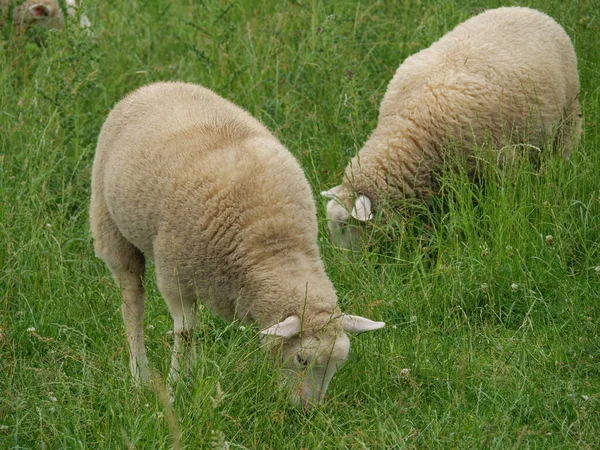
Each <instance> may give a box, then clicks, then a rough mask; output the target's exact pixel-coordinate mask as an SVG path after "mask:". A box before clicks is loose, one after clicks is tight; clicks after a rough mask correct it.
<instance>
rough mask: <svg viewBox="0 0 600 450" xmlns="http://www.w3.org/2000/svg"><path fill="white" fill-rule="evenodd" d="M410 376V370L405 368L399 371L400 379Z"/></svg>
mask: <svg viewBox="0 0 600 450" xmlns="http://www.w3.org/2000/svg"><path fill="white" fill-rule="evenodd" d="M409 376H410V370H409V369H407V368H404V369H402V370H401V371H400V377H402V378H408V377H409Z"/></svg>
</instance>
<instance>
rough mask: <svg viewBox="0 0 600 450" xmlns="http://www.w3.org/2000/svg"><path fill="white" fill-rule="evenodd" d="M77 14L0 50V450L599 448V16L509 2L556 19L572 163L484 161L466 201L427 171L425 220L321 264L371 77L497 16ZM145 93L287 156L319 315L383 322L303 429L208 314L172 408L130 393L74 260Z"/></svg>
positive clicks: (419, 214)
mask: <svg viewBox="0 0 600 450" xmlns="http://www.w3.org/2000/svg"><path fill="white" fill-rule="evenodd" d="M84 4H85V11H86V14H87V15H88V17H89V18H90V20H91V22H92V27H93V34H92V35H89V34H86V33H85V32H83V31H81V30H79V29H77V28H76V27H75V26H74V25H73V24H72V23H68V26H67V28H66V29H65V30H64V31H49V32H45V31H40V30H33V31H31V32H30V33H28V35H25V36H15V35H14V32H13V30H12V29H11V27H5V28H4V29H2V30H0V270H1V271H0V448H2V449H28V448H41V449H46V448H47V449H57V448H77V449H79V448H81V449H83V448H115V449H117V448H118V449H121V448H137V449H148V448H214V449H243V448H247V449H254V448H260V449H284V448H291V449H292V448H293V449H316V448H319V449H338V448H349V449H387V448H459V449H466V448H486V449H487V448H490V449H507V448H544V449H546V448H557V449H558V448H560V449H565V448H573V449H585V448H590V449H591V448H598V447H597V446H598V445H599V444H598V443H599V436H600V77H599V75H598V74H599V70H600V46H599V45H598V42H599V41H598V36H599V35H600V2H599V1H598V0H575V1H572V2H564V1H559V0H531V1H523V2H521V3H519V4H520V5H523V6H531V7H534V8H536V9H539V10H541V11H544V12H546V13H548V14H549V15H551V16H552V17H554V18H555V19H556V20H557V21H558V22H559V23H560V24H561V25H562V26H563V27H564V28H565V30H566V31H567V33H568V34H569V35H570V37H571V39H572V41H573V44H574V46H575V50H576V52H577V55H578V63H579V70H580V80H581V103H582V109H583V118H584V134H583V137H582V139H581V142H580V144H579V146H578V147H577V148H575V149H574V150H573V151H572V154H571V158H570V160H569V161H564V160H563V159H561V158H559V157H556V156H553V155H551V154H550V153H547V154H545V155H544V157H543V158H542V160H541V162H540V163H539V164H538V165H535V166H534V165H532V164H531V163H530V162H528V161H521V162H520V163H519V164H515V165H511V166H509V167H505V168H498V167H497V166H495V165H494V164H487V165H486V166H485V171H484V172H485V177H484V178H485V179H484V181H483V182H482V183H478V184H474V183H470V182H469V181H468V179H467V177H466V175H465V174H464V173H460V172H458V173H457V172H450V171H448V172H444V173H443V174H442V175H441V192H440V195H439V196H438V197H436V199H434V200H433V201H432V202H431V203H430V204H415V205H408V206H407V208H406V209H405V210H404V211H402V212H399V213H398V214H397V216H395V217H394V218H393V220H391V221H389V222H387V223H386V224H385V225H380V226H377V225H373V226H372V227H370V228H369V230H368V232H369V236H370V238H371V241H372V242H373V245H372V246H371V247H365V248H364V249H362V251H361V252H359V253H357V254H355V255H348V254H347V253H346V252H344V251H342V250H340V249H337V248H335V247H333V246H332V244H331V242H330V239H329V237H328V234H327V227H326V224H325V218H324V216H325V214H324V213H325V212H324V205H325V201H324V200H322V199H321V198H320V197H319V192H320V191H321V190H323V189H327V188H329V187H332V186H333V185H335V184H337V183H338V182H339V181H340V180H341V175H342V171H343V169H344V167H345V166H346V164H347V162H348V160H349V159H350V157H351V156H353V155H354V154H355V153H356V152H357V151H358V150H359V149H360V147H361V146H362V143H363V142H364V141H365V140H366V138H367V137H368V135H369V133H370V132H371V131H372V130H373V128H374V127H375V126H376V123H377V113H378V107H379V102H380V101H381V98H382V96H383V94H384V92H385V89H386V86H387V83H388V82H389V80H390V79H391V77H392V75H393V73H394V71H395V70H396V68H397V67H398V65H399V64H400V62H401V61H402V60H404V59H405V58H406V57H407V56H409V55H411V54H412V53H415V52H417V51H418V50H420V49H423V48H426V47H427V46H429V45H430V44H431V43H432V42H434V41H435V40H437V39H438V38H439V37H441V36H442V35H443V34H444V33H446V32H447V31H449V30H450V29H452V28H453V27H454V26H455V25H456V24H458V23H460V22H462V21H464V20H466V19H467V18H469V17H470V16H471V15H472V14H476V13H477V12H478V11H479V10H480V9H481V8H493V7H498V6H502V5H512V4H515V3H514V2H512V1H507V2H499V1H495V0H478V1H472V0H465V1H463V2H460V3H455V2H450V1H446V0H437V1H432V0H420V1H418V0H415V1H389V2H388V1H374V2H358V1H350V0H340V1H336V2H328V1H324V0H310V1H309V0H295V1H294V0H290V1H283V0H279V1H277V0H268V1H263V2H254V1H249V0H231V1H230V0H224V1H217V0H201V1H192V0H182V1H180V2H161V1H158V0H148V1H140V0H129V1H123V0H115V1H111V2H91V1H89V0H88V1H87V2H85V3H84ZM32 34H35V36H33V35H32ZM38 42H42V44H39V43H38ZM158 80H184V81H189V82H196V83H200V84H202V85H204V86H206V87H209V88H211V89H213V90H214V91H215V92H217V93H218V94H220V95H222V96H223V97H226V98H228V99H230V100H232V101H234V102H235V103H236V104H238V105H240V106H241V107H243V108H245V109H247V110H248V111H249V112H250V113H251V114H253V115H254V116H255V117H257V118H258V119H260V120H261V121H262V122H263V123H264V124H265V125H266V126H267V127H268V128H269V129H270V130H272V132H273V133H274V134H275V135H276V136H277V137H278V138H279V139H280V140H281V142H282V143H283V144H284V145H285V146H286V147H287V148H289V149H290V151H291V152H292V153H293V154H294V155H295V156H296V157H297V158H298V160H299V161H300V163H301V164H302V166H303V168H304V169H305V172H306V175H307V177H308V179H309V180H310V183H311V185H312V187H313V189H314V194H315V199H316V202H317V206H318V214H319V222H320V224H321V228H320V238H319V239H320V246H321V250H322V255H323V259H324V262H325V265H326V267H327V271H328V273H329V275H330V277H331V279H332V281H333V283H334V284H335V286H336V288H337V290H338V295H339V303H340V305H341V306H342V308H343V309H344V311H345V312H348V313H352V314H359V315H363V316H365V317H369V318H372V319H375V320H383V321H385V322H386V323H387V326H386V328H384V329H383V330H380V331H378V332H373V333H366V334H364V335H356V336H353V337H352V339H351V342H352V348H351V354H350V358H349V361H348V363H347V364H346V365H345V366H343V367H342V368H341V369H340V370H339V371H338V373H337V374H336V376H335V377H334V379H333V381H332V383H331V385H330V387H329V391H328V395H327V398H326V401H325V402H324V403H323V404H322V405H320V406H319V407H317V408H313V409H311V410H308V411H303V410H300V409H297V408H294V407H293V406H292V405H290V404H289V403H288V401H287V399H286V392H285V391H284V390H283V389H281V388H280V387H279V386H278V384H277V368H276V367H275V366H274V365H273V364H272V363H270V362H269V361H268V360H267V358H266V356H265V354H264V352H262V351H261V348H260V343H259V340H258V338H257V331H258V329H257V328H256V327H252V326H241V325H240V324H239V323H233V324H228V323H225V322H223V321H222V320H220V319H219V318H217V317H216V316H214V315H212V314H211V313H210V312H208V311H206V310H202V311H201V312H200V317H199V326H198V329H197V333H196V346H197V350H198V355H199V359H198V364H197V365H196V366H195V367H194V368H193V370H192V374H191V376H190V377H189V378H188V379H186V380H185V381H183V382H182V383H180V384H179V386H178V387H177V391H176V401H175V403H174V405H173V408H172V409H171V408H170V407H169V405H168V402H165V399H164V390H162V389H161V388H160V386H162V385H164V381H160V380H159V381H158V383H157V385H156V386H157V387H155V388H154V389H150V388H146V389H136V387H135V386H134V385H133V383H132V379H131V377H130V375H129V368H128V364H127V348H126V346H127V342H126V337H125V330H124V326H123V323H122V318H121V312H120V307H121V299H120V293H119V291H118V288H117V286H116V285H115V283H114V282H113V280H112V278H111V276H110V273H109V272H108V269H107V268H106V267H105V266H104V264H103V263H102V262H101V261H100V260H98V259H97V258H96V257H95V256H94V252H93V244H92V240H91V237H90V232H89V227H88V203H89V195H90V174H91V165H92V160H93V156H94V149H95V143H96V140H97V137H98V133H99V131H100V128H101V126H102V123H103V121H104V119H105V118H106V116H107V114H108V112H109V111H110V109H111V107H112V106H113V105H114V104H115V103H116V102H117V101H118V100H120V99H121V98H122V97H123V96H124V95H125V94H126V93H128V92H130V91H131V90H133V89H135V88H137V87H139V86H141V85H143V84H146V83H149V82H152V81H158ZM150 269H151V268H150ZM149 273H152V272H151V270H150V272H149ZM147 292H148V301H147V304H146V325H145V332H146V343H147V345H148V351H149V358H150V361H151V363H152V364H153V367H154V369H155V371H156V374H157V376H158V377H159V378H160V377H162V379H164V377H165V376H166V373H167V370H168V364H169V361H170V348H171V343H172V335H171V334H170V330H171V326H172V325H171V319H170V316H169V314H168V311H167V308H166V306H165V304H164V302H163V300H162V299H161V297H160V295H159V293H158V291H157V290H156V286H155V284H154V281H153V277H152V276H149V277H148V282H147Z"/></svg>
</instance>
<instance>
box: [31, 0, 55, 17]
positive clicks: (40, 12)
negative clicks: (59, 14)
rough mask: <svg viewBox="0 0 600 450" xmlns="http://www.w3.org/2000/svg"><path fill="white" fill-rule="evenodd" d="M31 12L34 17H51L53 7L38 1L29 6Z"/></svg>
mask: <svg viewBox="0 0 600 450" xmlns="http://www.w3.org/2000/svg"><path fill="white" fill-rule="evenodd" d="M28 10H29V14H31V15H32V16H34V17H50V15H52V8H51V7H50V6H48V5H44V4H42V3H36V4H35V5H31V6H30V7H29V9H28Z"/></svg>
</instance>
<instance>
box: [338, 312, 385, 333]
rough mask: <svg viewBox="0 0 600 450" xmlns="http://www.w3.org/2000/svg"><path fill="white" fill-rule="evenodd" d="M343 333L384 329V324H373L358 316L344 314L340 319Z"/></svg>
mask: <svg viewBox="0 0 600 450" xmlns="http://www.w3.org/2000/svg"><path fill="white" fill-rule="evenodd" d="M342 325H343V327H344V331H346V332H347V333H362V332H363V331H372V330H378V329H380V328H383V327H385V322H375V321H373V320H370V319H365V318H364V317H360V316H351V315H349V314H344V317H343V318H342Z"/></svg>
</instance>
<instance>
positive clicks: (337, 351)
mask: <svg viewBox="0 0 600 450" xmlns="http://www.w3.org/2000/svg"><path fill="white" fill-rule="evenodd" d="M340 322H341V323H340ZM383 326H385V323H383V322H374V321H372V320H369V319H365V318H363V317H359V316H350V315H344V316H343V317H342V318H341V321H340V320H338V321H337V322H336V321H332V322H331V323H329V324H328V325H327V326H326V327H325V328H324V329H320V330H318V331H315V330H309V329H308V330H307V329H303V330H301V321H300V319H299V318H298V316H290V317H288V318H287V319H286V320H284V321H283V322H281V323H278V324H277V325H273V326H272V327H270V328H268V329H266V330H263V331H261V334H262V335H263V336H270V337H272V338H275V339H276V340H271V345H272V347H271V349H272V350H274V354H278V355H280V357H281V358H282V365H283V367H282V371H281V373H282V375H283V378H284V379H283V382H284V383H285V384H286V385H287V386H289V387H290V389H291V395H290V398H291V400H292V402H293V403H295V404H297V405H299V406H303V407H307V406H310V405H312V404H318V403H320V402H321V401H322V400H323V398H324V396H325V392H326V391H327V387H328V386H329V383H330V381H331V379H332V378H333V375H334V373H335V371H336V370H337V369H338V368H339V367H340V366H341V365H342V364H343V363H344V362H345V361H346V359H347V358H348V353H349V351H350V340H349V339H348V336H347V335H346V332H362V331H370V330H376V329H378V328H382V327H383ZM336 330H338V331H336Z"/></svg>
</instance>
